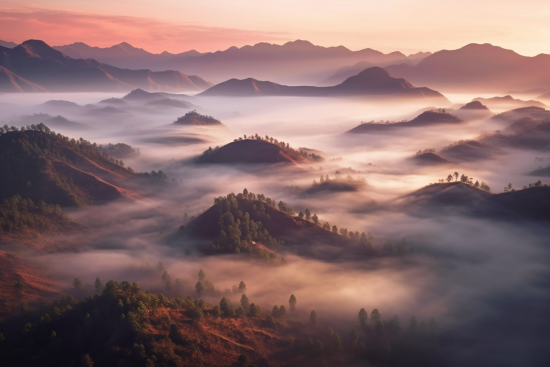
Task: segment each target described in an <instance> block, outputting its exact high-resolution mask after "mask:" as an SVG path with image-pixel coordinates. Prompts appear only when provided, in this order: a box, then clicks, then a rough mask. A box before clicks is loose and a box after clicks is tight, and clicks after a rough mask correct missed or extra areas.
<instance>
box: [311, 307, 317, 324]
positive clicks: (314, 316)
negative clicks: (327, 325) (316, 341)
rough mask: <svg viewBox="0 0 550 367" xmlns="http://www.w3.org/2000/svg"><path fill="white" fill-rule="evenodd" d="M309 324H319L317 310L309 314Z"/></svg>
mask: <svg viewBox="0 0 550 367" xmlns="http://www.w3.org/2000/svg"><path fill="white" fill-rule="evenodd" d="M309 322H311V323H312V324H314V325H315V324H317V312H316V311H315V310H312V311H311V313H310V314H309Z"/></svg>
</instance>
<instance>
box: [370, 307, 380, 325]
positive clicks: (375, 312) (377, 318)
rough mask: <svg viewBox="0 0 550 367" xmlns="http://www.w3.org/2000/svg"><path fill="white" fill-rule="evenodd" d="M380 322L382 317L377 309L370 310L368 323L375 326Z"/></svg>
mask: <svg viewBox="0 0 550 367" xmlns="http://www.w3.org/2000/svg"><path fill="white" fill-rule="evenodd" d="M381 320H382V315H380V311H378V309H377V308H375V309H374V310H372V312H371V313H370V321H371V322H372V323H374V324H375V325H376V323H377V322H378V321H381Z"/></svg>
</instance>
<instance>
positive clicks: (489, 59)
mask: <svg viewBox="0 0 550 367" xmlns="http://www.w3.org/2000/svg"><path fill="white" fill-rule="evenodd" d="M386 69H387V70H388V71H389V72H390V73H391V74H392V75H394V76H396V77H401V78H406V79H407V80H409V81H410V82H411V83H416V84H421V85H426V86H428V87H430V88H437V89H438V90H444V91H456V92H460V91H469V92H471V91H478V92H498V93H502V92H503V91H507V90H511V89H517V90H528V89H536V88H548V86H549V85H550V55H546V54H540V55H537V56H535V57H527V56H522V55H519V54H517V53H516V52H514V51H512V50H507V49H504V48H501V47H497V46H493V45H491V44H487V43H486V44H469V45H467V46H464V47H462V48H460V49H458V50H443V51H438V52H436V53H434V54H432V55H430V56H428V57H426V58H425V59H423V60H422V61H420V62H419V63H418V65H416V66H413V65H411V64H409V63H402V64H400V65H392V66H388V67H386Z"/></svg>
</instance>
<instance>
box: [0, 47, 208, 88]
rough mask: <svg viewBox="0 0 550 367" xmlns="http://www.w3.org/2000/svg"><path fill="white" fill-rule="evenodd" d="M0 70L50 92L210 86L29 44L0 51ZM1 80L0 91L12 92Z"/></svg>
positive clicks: (198, 80)
mask: <svg viewBox="0 0 550 367" xmlns="http://www.w3.org/2000/svg"><path fill="white" fill-rule="evenodd" d="M0 51H1V53H2V55H1V58H0V66H2V67H4V68H6V69H7V70H9V71H10V72H11V73H13V74H15V75H17V76H19V77H20V78H23V79H26V80H27V81H29V82H31V83H34V84H36V85H38V86H40V87H43V88H46V89H48V90H49V91H52V92H61V91H64V92H78V91H80V92H82V91H86V92H91V91H96V92H99V91H101V92H105V91H120V90H131V89H134V88H136V87H139V88H144V89H149V90H170V91H183V90H194V91H200V90H204V89H206V88H208V87H209V86H210V85H211V84H210V83H208V82H206V81H204V80H203V79H201V78H199V77H197V76H187V75H185V74H183V73H180V72H178V71H172V70H167V71H159V72H153V71H151V70H128V69H119V68H117V67H114V66H111V65H107V64H102V63H100V62H98V61H96V60H94V59H86V60H84V59H73V58H71V57H69V56H67V55H65V54H63V53H61V52H60V51H57V50H55V49H53V48H52V47H50V46H48V45H47V44H46V43H44V42H42V41H37V40H29V41H25V42H23V43H22V44H21V45H19V46H16V47H14V48H13V49H9V48H5V47H0ZM8 79H9V78H4V83H2V84H0V90H4V89H13V83H8V82H7V81H8Z"/></svg>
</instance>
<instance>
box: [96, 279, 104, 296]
mask: <svg viewBox="0 0 550 367" xmlns="http://www.w3.org/2000/svg"><path fill="white" fill-rule="evenodd" d="M102 290H103V282H102V281H101V279H99V277H96V278H95V291H96V292H98V293H101V291H102Z"/></svg>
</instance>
